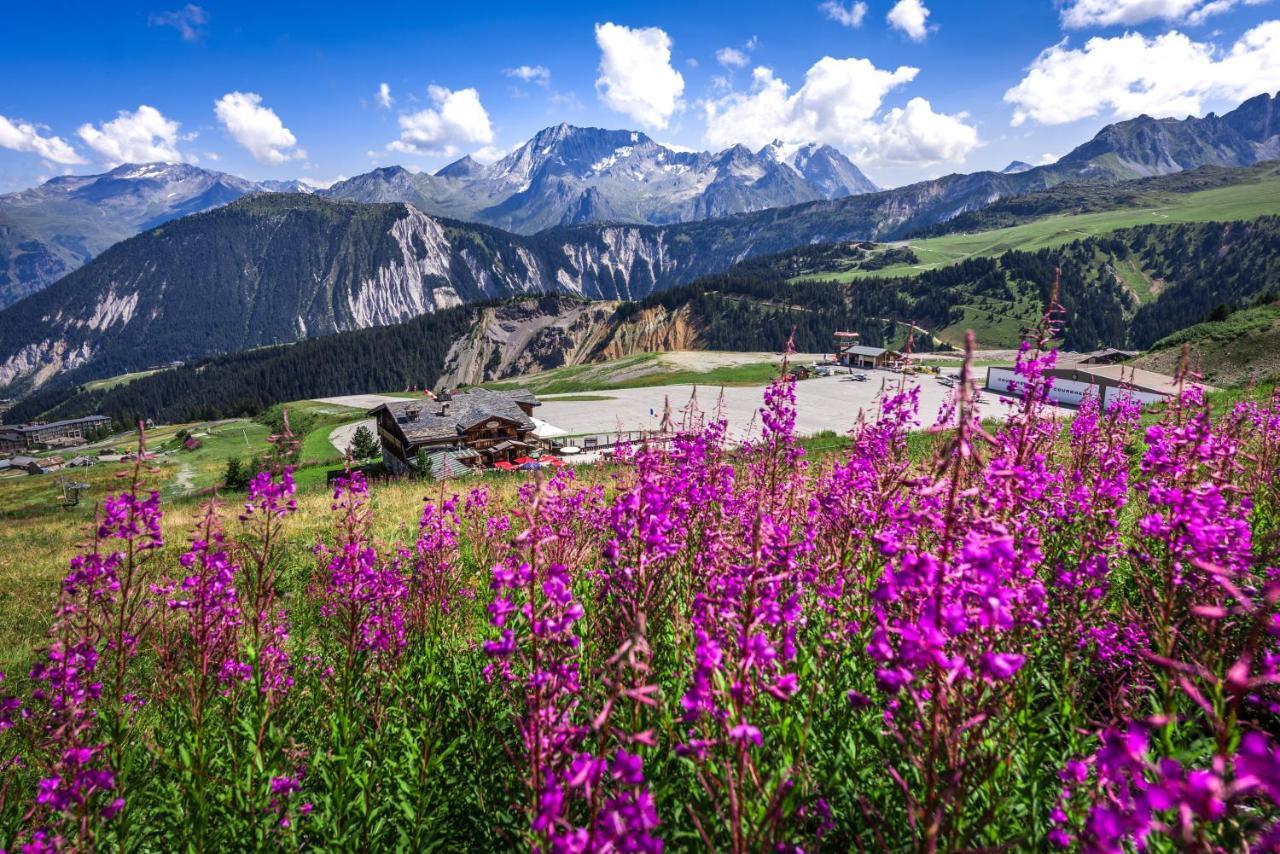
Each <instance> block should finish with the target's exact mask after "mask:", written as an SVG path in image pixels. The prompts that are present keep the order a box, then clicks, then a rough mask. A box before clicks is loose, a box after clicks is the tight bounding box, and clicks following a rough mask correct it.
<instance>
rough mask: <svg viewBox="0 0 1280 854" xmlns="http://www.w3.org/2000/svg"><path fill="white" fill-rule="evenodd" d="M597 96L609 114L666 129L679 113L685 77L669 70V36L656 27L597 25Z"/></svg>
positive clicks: (672, 69)
mask: <svg viewBox="0 0 1280 854" xmlns="http://www.w3.org/2000/svg"><path fill="white" fill-rule="evenodd" d="M596 44H597V45H599V47H600V76H599V77H597V78H596V95H597V96H598V97H599V98H600V101H601V103H603V104H604V105H605V106H606V107H608V108H609V109H611V110H616V111H617V112H619V113H622V114H623V115H626V116H630V117H631V118H632V119H635V120H636V121H638V122H640V123H641V124H642V125H646V126H648V127H652V128H657V129H659V130H661V129H665V128H666V127H667V125H668V123H669V122H670V121H671V116H672V115H673V114H674V113H675V112H676V110H677V109H679V108H680V106H681V104H680V96H681V95H682V94H683V93H684V77H682V76H681V75H680V72H679V71H676V70H675V69H674V68H672V67H671V37H670V36H668V35H667V34H666V32H664V31H663V30H660V29H658V28H657V27H641V28H636V29H632V28H630V27H624V26H621V25H619V24H613V23H605V24H596Z"/></svg>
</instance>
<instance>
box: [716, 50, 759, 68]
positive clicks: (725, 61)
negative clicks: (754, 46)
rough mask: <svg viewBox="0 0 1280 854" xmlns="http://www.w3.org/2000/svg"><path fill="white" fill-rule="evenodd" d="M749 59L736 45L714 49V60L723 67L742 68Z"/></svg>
mask: <svg viewBox="0 0 1280 854" xmlns="http://www.w3.org/2000/svg"><path fill="white" fill-rule="evenodd" d="M750 61H751V60H750V59H749V58H748V57H747V55H746V54H745V53H743V52H742V51H740V50H738V49H737V48H736V47H722V48H720V49H719V50H718V51H716V62H718V63H720V64H721V65H723V66H724V67H725V68H742V67H743V66H745V65H746V64H747V63H748V62H750Z"/></svg>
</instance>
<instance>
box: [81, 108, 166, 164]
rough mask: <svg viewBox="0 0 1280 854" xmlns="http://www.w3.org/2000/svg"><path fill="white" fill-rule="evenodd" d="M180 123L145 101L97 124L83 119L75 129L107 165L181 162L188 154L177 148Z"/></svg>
mask: <svg viewBox="0 0 1280 854" xmlns="http://www.w3.org/2000/svg"><path fill="white" fill-rule="evenodd" d="M179 127H180V125H179V124H178V123H177V122H175V121H174V120H172V119H168V118H165V117H164V115H163V114H162V113H161V112H160V111H159V110H157V109H156V108H155V107H149V106H147V105H146V104H143V105H141V106H140V107H138V109H137V110H135V111H134V112H132V113H131V112H129V111H128V110H121V111H120V112H119V113H117V114H116V117H115V118H114V119H112V120H111V121H109V122H105V123H103V125H102V127H100V128H97V127H94V126H93V125H92V124H89V123H87V122H86V123H85V124H82V125H81V126H80V129H79V130H77V131H76V135H77V136H79V137H80V138H81V139H82V140H84V142H85V145H87V146H89V147H90V148H92V149H93V150H94V151H95V152H97V154H98V157H99V158H100V159H101V160H102V161H103V162H104V163H106V164H107V165H109V166H119V165H120V164H121V163H154V162H157V161H161V162H164V163H181V162H182V161H183V160H187V159H190V158H187V157H184V156H183V154H182V152H180V151H178V139H179V136H178V128H179Z"/></svg>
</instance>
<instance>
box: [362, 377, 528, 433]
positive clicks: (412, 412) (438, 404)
mask: <svg viewBox="0 0 1280 854" xmlns="http://www.w3.org/2000/svg"><path fill="white" fill-rule="evenodd" d="M521 403H527V404H531V405H533V406H537V405H538V398H536V397H534V395H533V394H532V393H530V392H528V391H526V390H525V389H516V390H514V391H510V392H507V391H490V390H488V389H480V388H477V389H472V390H470V391H467V392H462V393H459V394H455V395H453V396H452V397H451V398H450V399H448V400H406V401H404V402H403V403H399V402H397V403H384V404H382V405H381V406H379V407H377V408H375V409H373V410H371V411H370V414H374V413H378V412H381V411H382V410H384V409H385V410H386V411H387V412H389V413H390V414H391V415H392V417H394V418H395V420H396V423H397V424H398V425H400V430H401V432H403V433H404V437H405V438H406V439H408V440H409V442H411V443H413V444H420V443H424V442H442V441H447V440H450V439H456V438H458V437H459V436H461V435H462V433H464V432H465V431H467V430H470V429H471V428H473V427H475V426H476V425H478V424H484V423H485V422H488V421H495V420H500V421H506V422H508V423H511V424H515V425H516V426H517V427H518V428H520V429H522V430H526V431H529V430H533V429H534V427H535V425H534V423H533V419H531V418H530V417H529V416H528V415H525V414H524V410H522V409H521V408H520V404H521Z"/></svg>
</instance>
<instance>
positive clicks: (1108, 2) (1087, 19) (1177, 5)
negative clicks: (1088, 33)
mask: <svg viewBox="0 0 1280 854" xmlns="http://www.w3.org/2000/svg"><path fill="white" fill-rule="evenodd" d="M1265 2H1267V0H1068V2H1067V3H1066V4H1065V5H1064V6H1063V9H1062V25H1063V26H1064V27H1068V28H1071V29H1079V28H1082V27H1110V26H1117V25H1120V26H1132V25H1134V24H1141V23H1144V22H1146V21H1153V20H1164V21H1185V22H1187V23H1189V24H1201V23H1204V21H1205V19H1206V18H1208V17H1210V16H1212V15H1221V14H1223V13H1224V12H1229V11H1231V9H1233V8H1234V7H1236V6H1239V5H1241V3H1243V4H1244V5H1246V6H1259V5H1261V4H1263V3H1265Z"/></svg>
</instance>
